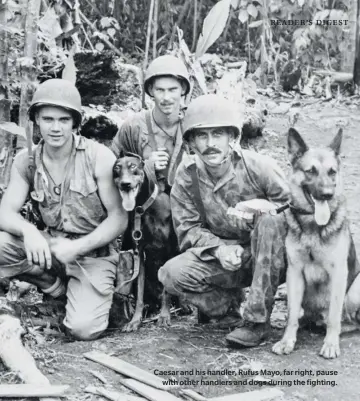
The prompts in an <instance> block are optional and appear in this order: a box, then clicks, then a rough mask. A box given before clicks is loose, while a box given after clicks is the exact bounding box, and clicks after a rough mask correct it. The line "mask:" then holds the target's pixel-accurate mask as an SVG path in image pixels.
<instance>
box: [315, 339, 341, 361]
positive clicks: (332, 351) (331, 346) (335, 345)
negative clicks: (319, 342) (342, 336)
mask: <svg viewBox="0 0 360 401" xmlns="http://www.w3.org/2000/svg"><path fill="white" fill-rule="evenodd" d="M320 355H321V356H322V357H324V358H326V359H333V358H337V357H338V356H340V344H339V339H338V340H334V341H326V340H325V341H324V344H323V346H322V347H321V350H320Z"/></svg>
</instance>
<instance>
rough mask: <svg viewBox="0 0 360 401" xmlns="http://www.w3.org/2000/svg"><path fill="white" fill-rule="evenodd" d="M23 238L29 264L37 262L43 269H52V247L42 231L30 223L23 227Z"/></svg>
mask: <svg viewBox="0 0 360 401" xmlns="http://www.w3.org/2000/svg"><path fill="white" fill-rule="evenodd" d="M23 239H24V248H25V252H26V257H27V260H28V264H29V266H32V265H34V264H36V265H39V266H40V268H41V269H45V268H46V269H50V268H51V252H50V247H49V244H48V242H47V240H46V239H45V237H44V236H43V235H42V234H41V232H40V231H39V230H38V229H37V228H36V227H35V226H33V225H32V224H28V225H26V227H25V228H24V229H23Z"/></svg>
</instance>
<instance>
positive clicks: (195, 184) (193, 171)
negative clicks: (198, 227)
mask: <svg viewBox="0 0 360 401" xmlns="http://www.w3.org/2000/svg"><path fill="white" fill-rule="evenodd" d="M188 170H189V172H190V176H191V181H192V193H193V195H194V198H193V199H194V202H195V206H196V207H197V209H198V211H199V213H200V217H201V220H202V225H203V226H204V227H205V226H206V213H205V207H204V203H203V201H202V199H201V194H200V187H199V178H198V175H197V167H196V163H194V164H191V165H190V166H189V167H188Z"/></svg>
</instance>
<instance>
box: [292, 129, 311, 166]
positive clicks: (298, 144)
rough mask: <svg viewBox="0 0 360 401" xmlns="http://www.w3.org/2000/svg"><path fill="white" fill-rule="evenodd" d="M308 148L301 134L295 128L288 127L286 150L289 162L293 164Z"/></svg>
mask: <svg viewBox="0 0 360 401" xmlns="http://www.w3.org/2000/svg"><path fill="white" fill-rule="evenodd" d="M308 150H309V148H308V146H307V145H306V143H305V141H304V140H303V139H302V137H301V135H300V134H299V133H298V132H297V131H296V129H295V128H290V129H289V132H288V152H289V156H290V161H291V164H294V162H295V161H296V160H297V159H298V158H299V157H301V156H302V155H303V154H304V153H305V152H306V151H308Z"/></svg>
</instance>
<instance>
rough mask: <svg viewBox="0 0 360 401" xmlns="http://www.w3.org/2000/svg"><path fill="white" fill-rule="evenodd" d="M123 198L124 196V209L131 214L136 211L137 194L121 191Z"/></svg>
mask: <svg viewBox="0 0 360 401" xmlns="http://www.w3.org/2000/svg"><path fill="white" fill-rule="evenodd" d="M121 196H122V205H123V208H124V209H125V210H126V211H127V212H131V211H132V210H134V208H135V205H136V196H135V193H134V192H133V191H132V190H131V191H129V192H123V191H121Z"/></svg>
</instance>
